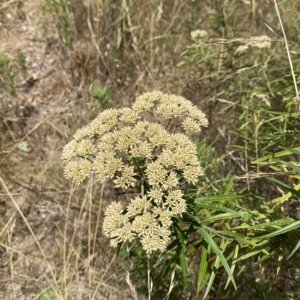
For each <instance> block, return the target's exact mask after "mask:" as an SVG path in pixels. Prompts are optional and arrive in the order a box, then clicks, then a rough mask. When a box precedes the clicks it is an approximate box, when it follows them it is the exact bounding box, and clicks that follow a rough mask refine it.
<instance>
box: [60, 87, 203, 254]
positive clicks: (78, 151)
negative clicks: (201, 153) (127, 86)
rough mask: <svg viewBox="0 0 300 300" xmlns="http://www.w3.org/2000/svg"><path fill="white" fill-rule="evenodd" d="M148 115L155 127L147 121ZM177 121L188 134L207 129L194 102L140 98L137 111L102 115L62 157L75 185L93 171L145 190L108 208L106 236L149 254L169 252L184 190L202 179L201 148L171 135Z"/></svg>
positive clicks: (152, 96)
mask: <svg viewBox="0 0 300 300" xmlns="http://www.w3.org/2000/svg"><path fill="white" fill-rule="evenodd" d="M147 113H148V114H149V115H150V116H152V117H153V118H154V119H155V120H156V122H150V121H147V120H144V119H143V116H144V115H145V114H147ZM160 120H164V121H165V123H166V125H163V124H164V123H163V122H161V121H160ZM172 121H173V122H174V123H175V125H177V126H181V128H182V129H183V130H184V131H186V132H188V131H192V132H197V131H200V130H201V127H203V126H207V125H208V121H207V119H206V117H205V115H204V113H203V112H202V111H200V110H199V109H198V108H197V107H195V106H194V105H193V104H192V103H191V102H190V101H188V100H186V99H185V98H183V97H181V96H176V95H169V94H164V93H162V92H160V91H155V92H150V93H145V94H143V95H141V96H140V97H138V98H137V100H136V102H135V103H134V104H133V106H132V108H122V109H108V110H106V111H104V112H102V113H100V114H99V115H98V117H97V118H96V119H94V120H93V121H92V122H91V123H90V124H88V125H87V126H85V127H83V128H82V129H79V130H78V131H77V132H76V133H75V134H74V140H73V141H71V142H70V143H69V144H67V145H66V146H65V147H64V149H63V153H62V158H63V160H64V161H65V162H66V167H65V176H66V177H67V178H72V179H73V180H74V181H75V182H76V183H80V182H81V181H82V180H83V179H84V178H85V177H87V176H88V175H89V174H90V173H91V172H92V173H95V174H96V175H97V177H98V178H99V180H100V181H101V182H104V181H105V180H107V179H111V180H113V183H114V186H115V187H116V188H122V189H124V190H126V189H128V188H134V189H140V190H137V192H139V193H141V196H139V197H136V198H135V199H132V200H131V202H130V203H129V205H128V206H127V207H123V206H122V205H121V203H112V204H111V205H110V206H109V207H108V208H107V210H106V213H105V219H104V224H103V231H104V234H105V235H106V236H108V237H110V238H117V239H118V241H119V242H126V241H129V242H130V241H132V240H134V239H139V240H140V241H141V243H142V245H143V248H144V249H145V250H146V251H147V252H148V253H151V252H152V251H156V250H160V251H164V250H165V249H166V247H167V245H168V243H169V241H170V235H171V231H170V226H171V225H172V220H171V218H172V217H173V216H177V215H179V216H180V215H181V214H182V213H184V212H185V211H186V203H185V200H184V198H183V196H184V195H183V193H182V191H181V189H180V187H181V186H182V184H184V183H192V184H195V183H196V182H197V181H198V179H199V176H201V175H202V169H201V167H200V164H199V161H198V158H197V149H196V145H195V144H194V143H193V142H192V141H191V140H190V139H189V137H188V136H187V135H186V134H182V133H176V132H170V128H173V127H171V123H172ZM173 125H174V124H173ZM141 186H142V187H143V188H141Z"/></svg>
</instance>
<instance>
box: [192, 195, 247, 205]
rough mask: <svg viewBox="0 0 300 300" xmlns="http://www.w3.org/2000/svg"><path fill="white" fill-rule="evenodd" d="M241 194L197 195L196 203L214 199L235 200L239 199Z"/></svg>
mask: <svg viewBox="0 0 300 300" xmlns="http://www.w3.org/2000/svg"><path fill="white" fill-rule="evenodd" d="M240 197H241V195H215V196H205V197H197V198H196V199H195V204H199V203H201V202H203V203H206V202H213V201H225V200H226V201H227V200H235V199H239V198H240Z"/></svg>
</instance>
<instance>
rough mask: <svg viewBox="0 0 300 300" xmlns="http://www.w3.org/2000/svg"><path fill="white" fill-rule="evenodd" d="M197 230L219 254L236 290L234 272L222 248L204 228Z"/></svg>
mask: <svg viewBox="0 0 300 300" xmlns="http://www.w3.org/2000/svg"><path fill="white" fill-rule="evenodd" d="M196 229H197V231H198V232H199V233H201V235H202V236H203V238H204V239H205V241H206V242H207V244H208V245H210V247H211V248H212V249H213V251H214V252H215V253H216V254H217V256H218V257H219V259H220V260H221V263H222V265H223V266H224V268H225V270H226V272H227V274H228V276H229V278H230V280H231V282H232V283H233V285H234V287H235V289H236V284H235V281H234V278H233V274H232V272H231V270H230V268H229V265H228V263H227V261H226V259H225V257H224V255H223V253H222V252H221V250H220V248H219V247H218V246H217V244H216V243H215V241H214V240H213V238H212V237H211V235H210V234H209V232H207V231H206V230H205V229H204V228H203V227H201V226H197V227H196Z"/></svg>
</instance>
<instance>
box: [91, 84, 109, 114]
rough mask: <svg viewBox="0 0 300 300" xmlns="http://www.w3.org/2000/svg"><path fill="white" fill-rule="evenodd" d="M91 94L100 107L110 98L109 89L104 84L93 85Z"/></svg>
mask: <svg viewBox="0 0 300 300" xmlns="http://www.w3.org/2000/svg"><path fill="white" fill-rule="evenodd" d="M90 94H91V96H92V97H93V98H94V99H95V100H96V101H97V102H98V104H99V105H100V107H101V108H102V109H104V108H105V106H106V104H107V102H108V100H109V99H110V89H109V88H108V87H106V86H97V85H96V86H94V87H93V88H92V89H91V91H90Z"/></svg>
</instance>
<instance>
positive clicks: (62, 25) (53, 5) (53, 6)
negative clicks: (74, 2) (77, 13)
mask: <svg viewBox="0 0 300 300" xmlns="http://www.w3.org/2000/svg"><path fill="white" fill-rule="evenodd" d="M46 1H47V5H48V8H49V9H50V10H51V11H52V12H53V13H54V14H55V16H56V17H57V19H58V24H59V25H58V31H59V36H60V38H61V40H62V42H63V43H64V44H65V45H66V47H67V48H69V49H72V47H73V34H72V30H71V20H70V13H69V9H70V4H71V2H70V1H69V0H46Z"/></svg>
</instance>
